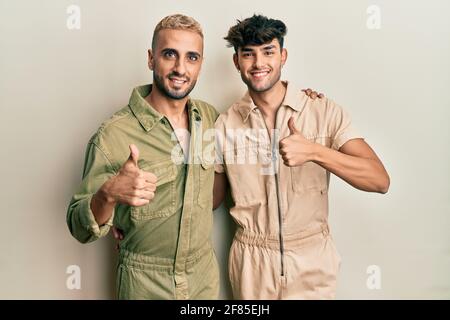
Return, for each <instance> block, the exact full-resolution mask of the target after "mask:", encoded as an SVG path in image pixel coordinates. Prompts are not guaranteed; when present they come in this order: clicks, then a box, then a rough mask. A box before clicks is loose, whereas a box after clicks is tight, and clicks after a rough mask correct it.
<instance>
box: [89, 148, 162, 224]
mask: <svg viewBox="0 0 450 320" xmlns="http://www.w3.org/2000/svg"><path fill="white" fill-rule="evenodd" d="M129 147H130V156H129V157H128V159H127V161H125V163H124V164H123V165H122V168H120V170H119V173H118V174H117V175H115V176H114V177H112V178H110V179H109V180H108V181H106V182H105V183H104V184H103V185H102V186H101V188H100V189H99V190H98V191H97V193H96V194H95V195H94V196H93V197H92V201H91V210H92V212H93V213H94V216H95V220H96V221H97V223H98V224H99V225H103V224H105V223H106V222H107V221H108V220H109V218H110V217H111V215H112V210H113V209H114V207H115V206H116V204H118V203H120V204H126V205H129V206H133V207H139V206H144V205H146V204H148V203H149V202H150V201H151V200H152V199H153V198H154V197H155V190H156V182H157V177H156V176H155V175H154V174H153V173H150V172H145V171H143V170H141V169H139V166H138V159H139V149H138V148H137V147H136V146H135V145H134V144H131V145H130V146H129Z"/></svg>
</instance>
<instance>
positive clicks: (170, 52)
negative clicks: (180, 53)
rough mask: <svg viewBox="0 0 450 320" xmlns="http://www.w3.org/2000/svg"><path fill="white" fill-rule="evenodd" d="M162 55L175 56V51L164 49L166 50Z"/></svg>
mask: <svg viewBox="0 0 450 320" xmlns="http://www.w3.org/2000/svg"><path fill="white" fill-rule="evenodd" d="M164 57H167V58H173V57H175V52H174V51H172V50H169V51H166V52H164Z"/></svg>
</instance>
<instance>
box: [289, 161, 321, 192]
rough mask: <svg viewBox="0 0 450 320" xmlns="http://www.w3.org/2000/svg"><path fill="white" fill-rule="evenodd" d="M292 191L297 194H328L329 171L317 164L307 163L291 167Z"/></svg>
mask: <svg viewBox="0 0 450 320" xmlns="http://www.w3.org/2000/svg"><path fill="white" fill-rule="evenodd" d="M290 170H291V179H292V189H293V191H294V192H295V193H310V192H312V193H316V192H318V193H319V192H320V193H326V192H327V190H328V179H327V171H326V170H325V169H324V168H322V167H321V166H319V165H318V164H315V163H314V162H306V163H304V164H303V165H301V166H298V167H291V168H290Z"/></svg>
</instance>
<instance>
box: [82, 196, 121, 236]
mask: <svg viewBox="0 0 450 320" xmlns="http://www.w3.org/2000/svg"><path fill="white" fill-rule="evenodd" d="M92 197H93V195H90V196H88V197H86V198H84V199H83V200H81V201H80V204H79V206H80V210H79V212H78V213H79V216H78V218H79V219H80V223H81V225H82V227H83V228H85V229H86V230H87V231H88V232H89V233H90V234H92V235H93V236H94V237H95V238H101V237H103V236H105V235H106V234H107V233H108V232H109V229H110V227H111V226H112V225H113V219H114V209H113V214H112V215H111V218H109V220H108V221H107V222H106V223H105V224H104V225H101V226H99V225H98V223H97V221H95V216H94V213H93V212H92V210H91V200H92Z"/></svg>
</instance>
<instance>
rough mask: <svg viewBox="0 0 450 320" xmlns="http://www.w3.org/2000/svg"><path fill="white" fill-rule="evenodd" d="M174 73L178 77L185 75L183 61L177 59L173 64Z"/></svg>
mask: <svg viewBox="0 0 450 320" xmlns="http://www.w3.org/2000/svg"><path fill="white" fill-rule="evenodd" d="M174 71H175V72H177V73H178V74H180V75H184V74H185V73H186V64H185V61H184V59H181V58H178V59H177V61H176V63H175V68H174Z"/></svg>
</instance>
